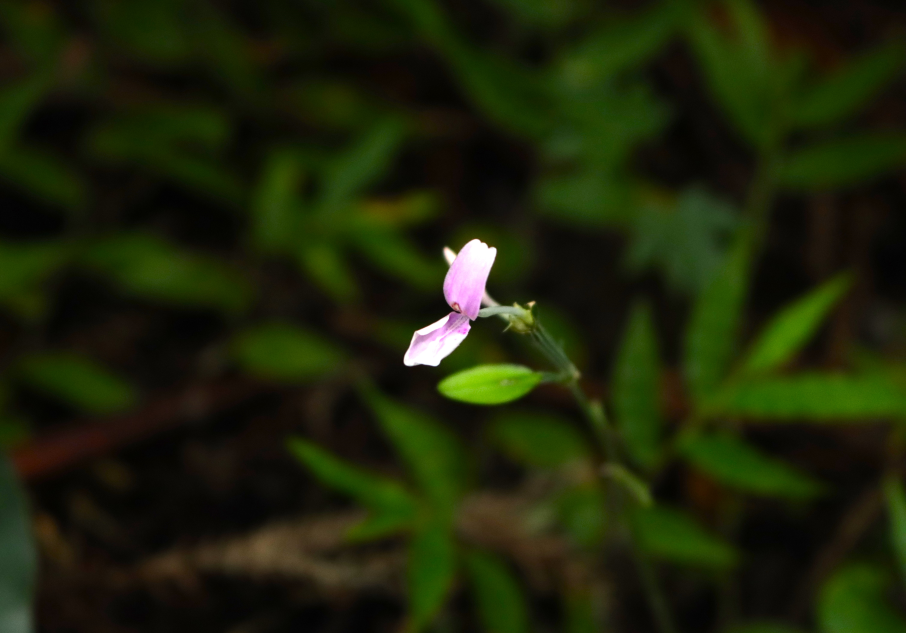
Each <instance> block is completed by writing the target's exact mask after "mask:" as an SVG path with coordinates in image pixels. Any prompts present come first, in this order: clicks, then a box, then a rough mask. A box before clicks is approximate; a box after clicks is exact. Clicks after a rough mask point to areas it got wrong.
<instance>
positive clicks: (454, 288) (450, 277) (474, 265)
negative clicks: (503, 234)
mask: <svg viewBox="0 0 906 633" xmlns="http://www.w3.org/2000/svg"><path fill="white" fill-rule="evenodd" d="M496 256H497V249H496V248H492V247H489V246H488V245H487V244H485V243H484V242H482V241H481V240H472V241H471V242H469V243H468V244H466V245H465V246H463V247H462V250H460V251H459V254H458V255H456V259H454V260H453V263H452V264H451V265H450V270H448V271H447V276H446V278H445V279H444V298H446V300H447V303H448V304H449V305H450V307H451V308H453V309H454V310H456V311H457V312H461V313H462V314H464V315H466V316H467V317H469V319H471V320H473V321H474V320H475V319H477V318H478V311H479V310H481V300H482V297H483V296H484V295H485V291H484V288H485V285H486V284H487V282H488V275H489V274H490V273H491V266H493V265H494V258H495V257H496Z"/></svg>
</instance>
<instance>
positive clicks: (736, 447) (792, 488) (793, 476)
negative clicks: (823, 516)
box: [678, 434, 822, 499]
mask: <svg viewBox="0 0 906 633" xmlns="http://www.w3.org/2000/svg"><path fill="white" fill-rule="evenodd" d="M678 448H679V451H680V453H681V454H682V455H683V457H685V458H686V459H687V460H688V461H689V462H690V463H691V464H693V465H694V466H695V467H696V468H698V469H699V470H701V471H703V472H705V473H707V474H708V475H710V476H712V477H714V478H715V479H716V480H718V481H720V482H722V483H724V484H727V485H728V486H732V487H734V488H738V489H740V490H743V491H746V492H752V493H755V494H760V495H766V496H772V497H787V498H791V499H807V498H810V497H813V496H815V495H817V494H819V493H820V492H821V490H822V486H821V484H820V483H819V482H817V481H815V480H814V479H812V478H811V477H809V476H808V475H806V474H804V473H801V472H799V471H798V470H797V469H795V468H793V467H792V466H788V465H787V464H785V463H783V462H781V461H779V460H777V459H774V458H772V457H769V456H767V455H764V454H763V453H762V452H761V451H760V450H758V449H756V448H755V447H753V446H751V445H749V444H747V443H746V442H744V441H743V440H741V439H739V438H738V437H735V436H732V435H729V434H719V435H701V434H695V435H688V436H686V437H685V438H683V439H682V440H681V441H680V442H679V446H678Z"/></svg>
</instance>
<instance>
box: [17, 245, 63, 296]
mask: <svg viewBox="0 0 906 633" xmlns="http://www.w3.org/2000/svg"><path fill="white" fill-rule="evenodd" d="M69 252H70V249H69V248H68V247H67V245H66V244H63V243H59V242H33V243H23V244H17V243H14V242H6V241H0V300H5V299H14V298H15V297H17V296H19V295H21V294H22V293H27V292H29V291H32V290H35V289H37V288H38V286H40V284H42V283H43V282H44V281H46V280H47V278H48V277H50V276H51V275H52V274H53V273H54V272H56V271H57V270H58V269H59V268H60V267H61V266H63V265H64V264H65V263H66V260H67V258H68V256H69Z"/></svg>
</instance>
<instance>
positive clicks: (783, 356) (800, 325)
mask: <svg viewBox="0 0 906 633" xmlns="http://www.w3.org/2000/svg"><path fill="white" fill-rule="evenodd" d="M850 285H851V279H850V277H849V276H848V275H841V276H839V277H836V278H834V279H832V280H831V281H829V282H827V283H825V284H824V285H822V286H820V287H819V288H817V289H815V290H813V291H812V292H810V293H809V294H807V295H806V296H805V297H803V298H801V299H799V300H798V301H795V302H794V303H792V304H791V305H789V306H787V307H786V308H784V309H783V310H782V311H781V312H780V313H779V314H778V315H777V316H775V317H774V318H773V319H772V320H771V322H770V323H769V324H768V325H767V326H766V327H765V328H764V330H762V333H761V335H760V336H759V337H758V340H757V341H756V342H755V344H754V345H753V346H752V349H751V351H750V352H749V354H748V356H747V357H746V359H745V361H744V362H743V368H742V369H743V371H744V372H745V373H746V374H757V373H766V372H769V371H772V370H774V369H777V368H778V367H780V366H782V365H783V364H784V363H786V362H787V361H789V360H790V359H791V358H792V357H793V356H795V355H796V353H797V352H798V351H799V350H800V349H802V347H803V345H805V344H806V343H807V342H808V340H809V339H810V338H811V337H812V336H814V335H815V332H816V331H817V329H818V328H819V327H820V326H821V324H822V323H823V322H824V320H825V319H826V318H827V315H828V313H830V311H831V309H832V308H833V307H834V306H835V305H836V304H837V302H838V301H840V298H841V297H842V296H843V295H844V294H845V293H846V291H847V290H848V289H849V287H850Z"/></svg>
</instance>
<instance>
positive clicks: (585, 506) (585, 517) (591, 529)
mask: <svg viewBox="0 0 906 633" xmlns="http://www.w3.org/2000/svg"><path fill="white" fill-rule="evenodd" d="M556 503H557V515H558V518H559V519H560V522H561V523H562V524H563V528H564V530H566V533H567V534H568V535H569V537H570V539H571V540H572V541H573V543H575V544H576V545H579V546H580V547H582V548H585V549H588V550H594V549H596V548H598V547H600V545H601V541H602V540H603V538H604V534H605V531H606V528H607V500H606V499H605V497H604V491H603V489H602V488H601V486H599V485H597V484H596V483H594V482H592V483H583V484H580V485H578V486H573V487H571V488H568V489H567V490H565V491H564V492H563V493H562V494H561V495H560V496H559V497H558V498H557V500H556Z"/></svg>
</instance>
